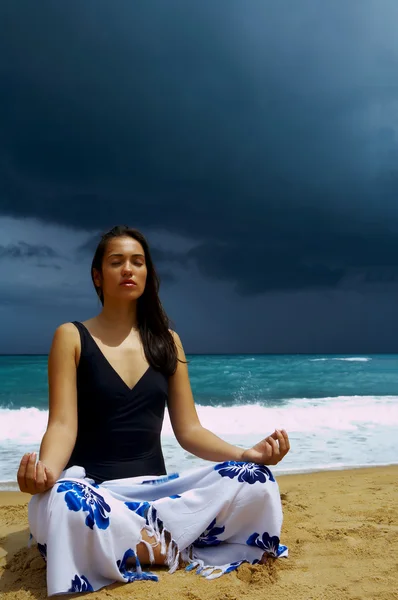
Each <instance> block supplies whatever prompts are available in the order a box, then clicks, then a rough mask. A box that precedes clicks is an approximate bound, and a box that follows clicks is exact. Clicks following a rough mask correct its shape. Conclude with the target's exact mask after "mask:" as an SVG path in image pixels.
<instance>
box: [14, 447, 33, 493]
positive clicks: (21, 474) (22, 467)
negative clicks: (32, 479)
mask: <svg viewBox="0 0 398 600" xmlns="http://www.w3.org/2000/svg"><path fill="white" fill-rule="evenodd" d="M29 456H30V454H29V452H27V453H26V454H24V455H23V457H22V459H21V462H20V463H19V469H18V473H17V481H18V485H19V489H20V490H21V492H24V491H25V489H26V481H25V474H26V467H27V464H28V460H29Z"/></svg>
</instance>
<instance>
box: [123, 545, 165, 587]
mask: <svg viewBox="0 0 398 600" xmlns="http://www.w3.org/2000/svg"><path fill="white" fill-rule="evenodd" d="M129 558H134V559H135V567H136V568H135V569H132V568H131V569H127V566H126V563H127V561H128V559H129ZM116 565H117V568H118V569H119V571H120V573H121V574H122V575H123V577H124V579H125V580H126V581H127V582H128V583H131V582H132V581H137V580H140V581H144V580H145V581H158V580H159V578H158V576H157V575H154V574H153V573H150V572H147V573H144V572H143V571H142V569H141V564H140V561H139V560H138V556H137V555H136V553H135V552H134V550H132V549H131V548H129V549H128V550H126V552H125V553H124V555H123V558H122V560H118V561H117V562H116Z"/></svg>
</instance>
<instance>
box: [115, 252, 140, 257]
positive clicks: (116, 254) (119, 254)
mask: <svg viewBox="0 0 398 600" xmlns="http://www.w3.org/2000/svg"><path fill="white" fill-rule="evenodd" d="M114 256H121V257H123V256H124V254H121V253H120V252H118V253H116V252H114V253H112V254H109V255H108V258H112V257H114ZM131 256H134V257H136V256H139V257H140V258H145V256H144V255H143V254H132V255H131Z"/></svg>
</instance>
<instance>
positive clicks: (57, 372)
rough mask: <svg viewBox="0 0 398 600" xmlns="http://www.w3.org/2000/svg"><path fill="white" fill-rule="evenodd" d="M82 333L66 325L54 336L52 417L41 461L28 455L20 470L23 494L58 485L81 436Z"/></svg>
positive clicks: (50, 376)
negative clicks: (79, 378)
mask: <svg viewBox="0 0 398 600" xmlns="http://www.w3.org/2000/svg"><path fill="white" fill-rule="evenodd" d="M79 343H80V342H79V333H78V331H77V329H76V327H75V326H74V325H72V324H71V323H65V324H64V325H61V326H60V327H58V329H57V330H56V332H55V334H54V338H53V342H52V346H51V350H50V354H49V358H48V385H49V415H48V424H47V430H46V432H45V434H44V436H43V439H42V442H41V446H40V459H39V462H38V464H37V466H36V456H35V454H32V455H25V456H24V457H23V458H22V461H21V464H20V468H19V471H18V483H19V486H20V488H21V491H25V492H28V493H30V494H35V493H39V492H43V491H45V490H46V489H49V488H50V487H52V485H54V483H55V481H56V480H57V479H58V478H59V476H60V474H61V472H62V470H63V469H64V468H65V466H66V464H67V462H68V460H69V458H70V456H71V454H72V450H73V447H74V444H75V441H76V436H77V390H76V352H77V348H78V347H79V346H78V344H79Z"/></svg>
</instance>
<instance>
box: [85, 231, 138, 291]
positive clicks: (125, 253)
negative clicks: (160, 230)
mask: <svg viewBox="0 0 398 600" xmlns="http://www.w3.org/2000/svg"><path fill="white" fill-rule="evenodd" d="M146 278H147V267H146V262H145V254H144V250H143V248H142V246H141V244H140V243H139V242H137V240H135V239H134V238H132V237H129V236H126V237H117V238H114V239H111V240H110V241H109V242H108V244H107V246H106V249H105V253H104V258H103V260H102V273H98V272H97V271H94V282H95V285H96V286H97V287H100V288H101V289H102V293H103V295H104V298H105V297H107V296H108V297H112V298H114V299H117V298H118V299H123V298H124V299H126V300H136V299H137V298H139V297H140V296H141V295H142V294H143V293H144V289H145V284H146Z"/></svg>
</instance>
